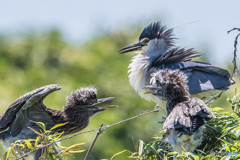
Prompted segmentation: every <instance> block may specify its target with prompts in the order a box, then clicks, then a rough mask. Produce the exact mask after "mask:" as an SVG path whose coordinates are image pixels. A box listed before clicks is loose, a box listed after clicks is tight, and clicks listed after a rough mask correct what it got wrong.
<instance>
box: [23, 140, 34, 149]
mask: <svg viewBox="0 0 240 160" xmlns="http://www.w3.org/2000/svg"><path fill="white" fill-rule="evenodd" d="M25 143H26V145H27V147H28V148H29V149H31V150H34V147H33V146H32V144H31V142H30V141H26V142H25Z"/></svg>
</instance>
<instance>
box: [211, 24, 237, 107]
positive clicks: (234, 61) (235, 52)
mask: <svg viewBox="0 0 240 160" xmlns="http://www.w3.org/2000/svg"><path fill="white" fill-rule="evenodd" d="M234 30H237V31H239V32H240V28H233V29H231V30H229V31H228V32H227V33H228V34H229V33H230V32H232V31H234ZM239 36H240V33H239V34H238V35H237V36H236V38H235V40H234V51H233V60H232V63H233V71H232V74H231V76H230V80H231V81H232V82H231V84H234V80H233V79H232V78H233V76H234V75H235V74H236V71H237V44H238V37H239ZM223 92H224V91H221V92H220V93H219V94H218V95H217V96H215V97H213V98H211V99H210V100H209V101H207V102H206V104H209V103H212V102H213V101H214V100H216V99H218V98H220V97H221V95H222V93H223Z"/></svg>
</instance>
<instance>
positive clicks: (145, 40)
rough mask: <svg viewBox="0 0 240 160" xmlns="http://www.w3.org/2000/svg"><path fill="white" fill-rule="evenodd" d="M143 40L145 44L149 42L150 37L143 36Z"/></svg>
mask: <svg viewBox="0 0 240 160" xmlns="http://www.w3.org/2000/svg"><path fill="white" fill-rule="evenodd" d="M141 42H142V43H143V44H144V45H147V43H148V42H149V39H148V38H143V39H142V40H141Z"/></svg>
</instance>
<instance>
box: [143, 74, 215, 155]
mask: <svg viewBox="0 0 240 160" xmlns="http://www.w3.org/2000/svg"><path fill="white" fill-rule="evenodd" d="M145 88H146V89H148V92H147V93H148V94H149V93H151V94H153V95H155V96H159V97H160V98H161V99H164V100H166V101H167V104H166V108H167V113H168V116H167V118H166V120H165V122H164V124H163V128H164V129H166V130H167V132H169V134H168V136H167V138H166V141H167V142H168V143H170V144H171V146H172V148H173V150H174V151H178V152H180V153H181V151H183V150H184V149H185V150H186V151H190V152H193V151H194V150H195V149H196V147H198V146H199V145H200V144H201V142H202V136H203V132H204V126H203V125H204V124H205V123H206V121H208V120H210V119H212V118H215V116H214V115H213V113H212V112H211V110H210V109H209V108H208V107H207V105H206V104H205V103H204V102H203V101H202V100H201V99H199V98H192V99H191V98H190V94H189V92H188V86H187V76H186V75H185V74H184V73H183V72H181V71H180V70H160V71H157V72H155V73H153V74H152V75H151V80H150V85H149V86H146V87H145ZM182 147H184V149H183V148H182Z"/></svg>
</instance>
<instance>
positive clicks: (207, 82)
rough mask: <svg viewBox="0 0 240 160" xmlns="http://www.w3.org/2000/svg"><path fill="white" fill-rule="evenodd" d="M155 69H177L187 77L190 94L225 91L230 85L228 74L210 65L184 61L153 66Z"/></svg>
mask: <svg viewBox="0 0 240 160" xmlns="http://www.w3.org/2000/svg"><path fill="white" fill-rule="evenodd" d="M157 69H179V70H181V71H182V72H184V73H185V74H186V76H187V77H188V82H187V85H188V88H189V93H190V94H197V93H201V92H204V91H207V90H213V89H217V90H227V89H228V86H230V85H231V82H230V73H229V72H228V71H227V70H225V69H222V68H219V67H215V66H211V65H210V64H206V63H202V62H196V61H186V62H177V63H169V64H168V63H167V64H160V65H158V66H155V70H157Z"/></svg>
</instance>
